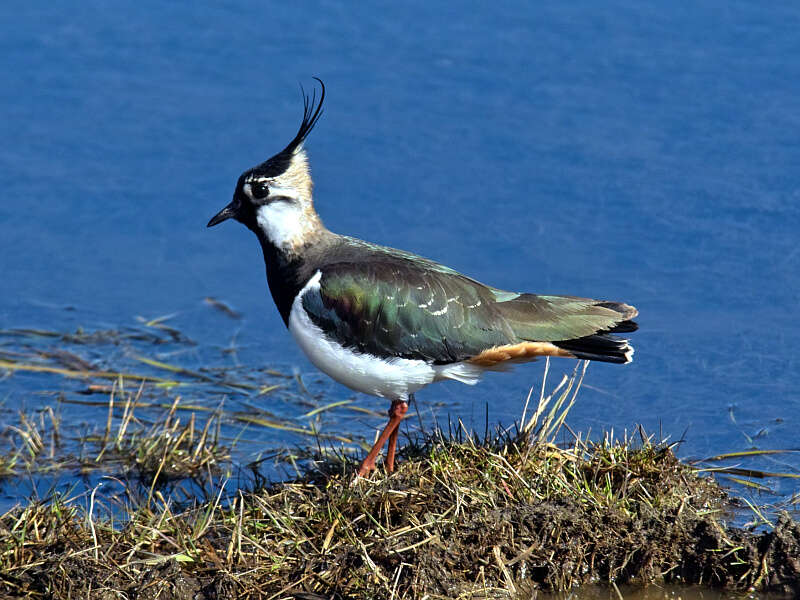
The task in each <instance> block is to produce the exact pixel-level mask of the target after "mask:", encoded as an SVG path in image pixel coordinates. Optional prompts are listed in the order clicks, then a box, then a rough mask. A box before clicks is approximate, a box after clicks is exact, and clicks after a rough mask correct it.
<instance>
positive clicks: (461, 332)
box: [208, 79, 637, 476]
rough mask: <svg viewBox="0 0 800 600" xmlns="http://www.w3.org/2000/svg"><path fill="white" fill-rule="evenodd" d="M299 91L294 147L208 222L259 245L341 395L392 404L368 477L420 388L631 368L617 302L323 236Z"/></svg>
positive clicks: (311, 113)
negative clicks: (487, 278)
mask: <svg viewBox="0 0 800 600" xmlns="http://www.w3.org/2000/svg"><path fill="white" fill-rule="evenodd" d="M317 81H318V82H319V84H320V86H321V90H320V95H319V101H318V102H317V98H316V96H317V94H316V89H315V90H314V93H313V95H311V96H309V95H307V94H305V92H303V100H304V107H303V120H302V122H301V123H300V129H299V130H298V132H297V135H295V136H294V139H293V140H292V141H291V142H289V144H288V145H287V146H286V147H285V148H284V149H283V150H281V151H280V152H279V153H278V154H276V155H275V156H273V157H272V158H270V159H269V160H267V161H265V162H263V163H261V164H259V165H257V166H255V167H253V168H251V169H248V170H247V171H245V172H244V173H242V174H241V176H240V177H239V180H238V181H237V182H236V189H235V190H234V193H233V200H231V202H230V204H228V205H227V206H226V207H225V208H223V209H222V210H221V211H219V212H218V213H217V214H216V215H215V216H214V217H213V218H212V219H211V220H210V221H209V222H208V227H212V226H214V225H217V224H219V223H222V222H223V221H225V220H227V219H231V218H233V219H235V220H237V221H239V222H240V223H242V224H244V225H245V226H246V227H247V228H248V229H250V230H251V231H252V232H253V233H255V234H256V236H257V237H258V240H259V242H260V243H261V249H262V251H263V253H264V262H265V263H266V270H267V283H268V284H269V289H270V292H271V293H272V298H273V300H274V301H275V305H276V306H277V308H278V311H279V312H280V314H281V317H282V318H283V322H284V323H285V324H286V326H287V327H288V329H289V332H290V333H291V335H292V337H294V340H295V342H297V344H298V345H299V346H300V348H301V349H302V350H303V352H304V353H305V354H306V356H307V357H308V359H309V360H310V361H311V362H312V363H313V364H314V365H315V366H316V367H317V368H318V369H320V370H321V371H323V372H324V373H326V374H328V375H329V376H330V377H332V378H333V379H335V380H336V381H338V382H340V383H342V384H344V385H346V386H347V387H349V388H351V389H353V390H356V391H358V392H363V393H365V394H372V395H375V396H379V397H381V398H386V399H388V400H391V408H390V409H389V422H388V424H387V425H386V427H385V429H384V430H383V432H382V433H381V435H380V437H379V438H378V441H377V442H376V443H375V445H374V446H373V447H372V450H371V451H370V452H369V454H368V455H367V457H366V458H365V459H364V461H363V462H362V463H361V466H360V468H359V471H358V473H359V475H360V476H364V475H366V474H367V473H369V472H370V471H371V470H372V469H374V468H375V459H376V458H377V456H378V454H379V453H380V451H381V449H382V447H383V445H384V444H385V443H386V441H387V440H388V441H389V447H388V450H387V455H386V460H385V467H386V470H387V471H388V472H390V473H391V472H392V471H393V469H394V456H395V447H396V443H397V433H398V428H399V424H400V421H401V420H402V419H403V417H404V415H405V413H406V411H407V410H408V402H409V400H412V399H413V397H414V394H415V393H416V392H417V391H419V390H421V389H422V388H423V387H425V386H427V385H429V384H431V383H434V382H437V381H443V380H455V381H460V382H462V383H466V384H469V385H473V384H475V383H477V382H478V380H479V379H480V377H481V375H482V374H483V373H484V372H485V371H494V370H506V369H507V368H509V366H512V365H515V364H517V363H520V362H526V361H531V360H535V359H536V358H538V357H542V356H559V357H566V358H573V359H585V360H595V361H603V362H608V363H619V364H624V363H629V362H631V359H632V357H633V348H632V347H631V346H630V345H629V344H628V340H626V339H622V338H620V337H617V336H615V335H613V334H616V333H629V332H632V331H635V330H636V329H637V325H636V323H634V321H633V320H632V319H633V318H634V317H635V316H636V315H637V310H636V309H635V308H634V307H633V306H630V305H628V304H624V303H622V302H610V301H606V300H590V299H588V298H578V297H574V296H549V295H539V294H528V293H518V292H509V291H505V290H500V289H497V288H494V287H491V286H488V285H484V284H482V283H480V282H478V281H476V280H475V279H472V278H471V277H468V276H466V275H462V274H461V273H458V272H457V271H454V270H453V269H450V268H448V267H446V266H444V265H442V264H439V263H437V262H434V261H432V260H429V259H427V258H423V257H421V256H417V255H415V254H412V253H410V252H405V251H403V250H396V249H394V248H387V247H384V246H379V245H377V244H372V243H369V242H365V241H362V240H359V239H355V238H352V237H348V236H345V235H338V234H336V233H333V232H331V231H329V230H328V229H326V228H325V226H324V225H323V224H322V221H321V220H320V218H319V215H318V214H317V212H316V210H315V209H314V203H313V199H312V187H313V184H312V180H311V173H310V170H309V165H308V156H307V154H306V151H305V149H304V147H303V146H304V143H305V141H306V138H307V137H308V135H309V133H310V132H311V130H312V129H313V128H314V126H315V125H316V124H317V121H318V120H319V118H320V116H321V115H322V105H323V102H324V100H325V85H324V84H323V83H322V81H321V80H319V79H317Z"/></svg>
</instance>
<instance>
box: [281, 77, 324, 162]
mask: <svg viewBox="0 0 800 600" xmlns="http://www.w3.org/2000/svg"><path fill="white" fill-rule="evenodd" d="M314 79H316V80H317V81H318V82H319V85H320V87H321V88H322V89H321V91H320V95H319V102H317V90H316V88H315V89H314V91H313V92H312V94H311V95H310V96H309V95H308V94H306V91H305V89H304V88H303V84H302V83H301V84H300V92H301V93H302V94H303V121H302V122H301V123H300V129H299V130H298V131H297V135H296V136H294V139H293V140H292V141H291V142H289V145H288V146H286V148H285V149H284V152H289V153H294V152H296V151H297V149H298V148H299V147H300V146H301V145H302V144H303V142H304V141H305V139H306V138H307V137H308V134H309V133H311V130H312V129H314V126H315V125H316V124H317V121H319V118H320V117H321V116H322V104H323V103H324V102H325V84H324V83H323V82H322V80H321V79H320V78H319V77H314Z"/></svg>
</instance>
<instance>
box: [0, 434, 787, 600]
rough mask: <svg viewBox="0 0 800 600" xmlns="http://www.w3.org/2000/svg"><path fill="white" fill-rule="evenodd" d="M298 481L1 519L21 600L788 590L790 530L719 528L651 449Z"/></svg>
mask: <svg viewBox="0 0 800 600" xmlns="http://www.w3.org/2000/svg"><path fill="white" fill-rule="evenodd" d="M352 474H353V473H352V465H349V464H342V463H338V462H326V463H322V464H319V465H318V468H317V469H315V470H312V471H310V472H309V473H308V475H307V476H306V477H305V478H304V479H302V480H298V481H295V482H290V483H282V484H278V485H273V486H271V487H267V488H264V489H261V490H257V491H254V492H251V493H247V494H245V493H241V492H239V493H237V494H236V495H235V496H233V497H232V498H230V501H229V502H227V503H226V502H223V501H222V499H221V497H219V498H215V499H212V500H211V501H210V502H209V503H205V504H201V505H199V506H196V507H194V508H191V509H186V510H183V511H179V510H178V509H177V508H176V507H172V506H170V505H169V503H166V504H164V503H159V502H153V503H152V505H150V506H140V507H135V509H132V511H131V513H130V515H129V517H130V519H129V521H128V522H127V523H126V524H124V525H121V524H120V523H119V522H117V523H112V522H110V521H108V520H103V519H95V520H89V519H87V517H86V514H85V510H84V509H83V508H82V506H83V505H81V504H80V503H72V504H65V503H62V502H61V501H59V500H54V501H51V502H49V503H45V504H33V505H30V506H27V507H22V508H18V509H15V510H13V511H11V512H10V513H8V514H6V515H4V516H3V517H2V519H0V540H2V542H1V543H2V547H3V554H2V563H1V564H0V566H1V567H2V570H1V572H2V574H0V594H2V596H3V597H20V598H22V597H25V598H75V597H93V598H118V597H120V595H124V597H127V598H130V599H147V600H155V599H162V598H163V599H167V598H169V599H173V598H177V599H183V598H186V599H189V598H197V599H202V598H205V599H207V600H212V599H218V598H219V599H221V598H292V597H295V598H306V599H312V598H365V597H394V598H422V597H425V596H427V597H429V598H459V597H460V598H469V597H530V596H531V594H532V593H534V592H535V591H536V590H569V589H572V588H574V586H577V585H581V584H588V583H597V582H615V584H617V585H623V584H627V583H633V584H637V585H643V584H647V583H651V582H654V583H659V582H666V583H675V582H678V583H687V584H689V583H695V584H702V585H705V586H713V587H719V588H726V589H732V590H742V591H744V590H748V589H753V590H758V591H769V592H774V593H779V594H784V595H786V596H787V597H797V596H798V595H800V525H799V524H798V523H797V522H795V521H793V520H791V519H790V518H789V516H788V515H783V516H781V517H780V519H779V520H778V521H777V524H775V526H774V528H772V529H770V530H768V531H763V532H756V533H753V532H749V531H744V530H737V529H729V528H726V526H725V524H724V522H723V520H722V515H723V514H724V513H723V511H724V508H725V505H726V501H727V499H726V496H725V494H724V492H723V491H722V490H721V489H720V487H719V486H718V485H717V484H716V483H715V482H714V481H713V480H711V479H708V478H705V477H699V476H698V475H697V474H695V473H694V472H692V471H691V469H690V468H689V467H687V466H685V465H682V464H681V463H679V462H678V460H677V459H676V458H675V456H674V455H673V453H672V452H671V450H670V449H669V448H668V447H662V446H654V445H650V444H648V443H645V444H643V445H642V444H640V445H639V446H638V447H633V446H632V445H631V444H630V443H622V444H610V443H598V444H589V443H585V442H580V443H577V442H576V445H575V447H573V448H569V449H561V448H556V447H555V446H552V445H551V444H546V443H539V442H537V443H533V444H527V443H521V442H519V441H517V442H509V443H506V444H505V445H492V444H489V445H483V446H482V445H476V444H474V443H472V442H471V441H466V442H461V443H455V442H444V441H439V442H435V443H434V442H431V441H429V442H428V443H427V444H426V445H423V446H417V447H414V448H412V449H411V450H409V451H408V453H407V455H406V456H404V457H403V460H402V461H401V463H400V467H399V469H398V472H396V473H395V474H393V475H392V476H389V477H386V476H384V475H381V474H376V475H375V476H374V477H373V479H372V480H370V481H364V480H362V481H360V482H359V483H358V484H357V485H351V483H352Z"/></svg>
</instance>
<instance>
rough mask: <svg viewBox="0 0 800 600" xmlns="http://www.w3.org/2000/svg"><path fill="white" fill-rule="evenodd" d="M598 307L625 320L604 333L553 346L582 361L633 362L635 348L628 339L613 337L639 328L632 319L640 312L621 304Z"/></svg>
mask: <svg viewBox="0 0 800 600" xmlns="http://www.w3.org/2000/svg"><path fill="white" fill-rule="evenodd" d="M597 305H598V306H602V307H604V308H608V309H610V310H613V311H615V312H617V313H619V314H620V316H621V317H622V319H623V320H621V321H620V322H618V323H616V324H615V325H613V326H612V327H609V328H608V329H605V330H603V331H598V332H597V333H594V334H592V335H587V336H584V337H578V338H574V339H571V340H560V341H554V342H553V345H554V346H557V347H559V348H561V349H563V350H566V351H567V352H569V353H570V354H572V355H573V356H574V357H575V358H578V359H582V360H597V361H601V362H608V363H616V364H627V363H629V362H631V361H633V346H631V345H630V344H629V343H628V340H627V339H624V338H620V337H617V336H615V335H612V334H614V333H630V332H633V331H636V330H637V329H638V328H639V326H638V325H637V324H636V322H635V321H633V320H632V319H633V318H634V317H635V316H636V315H637V314H638V311H637V310H636V309H635V308H634V307H632V306H629V305H627V304H622V303H620V302H599V303H598V304H597Z"/></svg>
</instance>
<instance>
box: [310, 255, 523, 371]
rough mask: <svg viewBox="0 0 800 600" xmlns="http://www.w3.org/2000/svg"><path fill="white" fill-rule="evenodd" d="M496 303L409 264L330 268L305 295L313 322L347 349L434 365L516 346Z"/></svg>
mask: <svg viewBox="0 0 800 600" xmlns="http://www.w3.org/2000/svg"><path fill="white" fill-rule="evenodd" d="M426 266H427V265H426ZM494 306H495V298H494V294H493V293H492V291H491V290H490V289H489V288H487V287H485V286H483V285H481V284H479V283H477V282H475V281H472V280H471V279H468V278H466V277H463V276H460V275H458V274H456V273H454V272H440V271H433V270H431V269H429V268H424V267H423V266H421V265H419V264H416V263H414V262H412V261H409V260H390V261H387V262H379V261H374V262H364V263H357V264H353V263H344V264H338V265H331V266H328V267H326V268H325V269H324V270H323V272H322V278H321V280H320V287H319V292H313V291H309V293H307V294H306V295H305V296H304V297H303V308H305V310H306V311H307V313H308V314H309V316H310V318H311V319H312V321H313V322H314V323H315V324H316V325H318V326H319V327H320V328H321V329H322V330H323V331H324V332H325V333H326V334H327V335H328V336H329V337H331V338H333V339H334V340H336V341H337V342H339V343H340V344H342V345H344V346H347V347H350V348H353V349H354V350H357V351H359V352H368V353H370V354H373V355H377V356H380V357H383V358H392V357H402V358H409V359H420V360H426V361H429V362H434V363H439V364H443V363H451V362H456V361H460V360H465V359H467V358H470V357H471V356H475V355H476V354H479V353H480V352H481V351H482V350H484V349H486V348H489V347H492V346H495V345H503V344H508V343H511V342H512V341H513V339H514V334H513V332H512V331H511V329H509V327H508V326H507V325H506V324H505V322H504V320H503V318H502V317H501V316H500V315H499V314H498V313H497V311H496V310H495V309H494Z"/></svg>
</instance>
